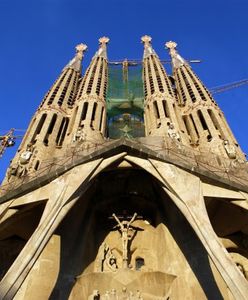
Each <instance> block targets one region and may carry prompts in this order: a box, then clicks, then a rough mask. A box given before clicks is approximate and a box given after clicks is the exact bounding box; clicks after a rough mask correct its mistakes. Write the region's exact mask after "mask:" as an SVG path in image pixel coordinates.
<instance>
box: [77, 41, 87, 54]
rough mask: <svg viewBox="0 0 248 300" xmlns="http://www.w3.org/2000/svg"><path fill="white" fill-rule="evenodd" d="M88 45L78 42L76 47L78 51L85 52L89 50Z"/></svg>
mask: <svg viewBox="0 0 248 300" xmlns="http://www.w3.org/2000/svg"><path fill="white" fill-rule="evenodd" d="M87 48H88V47H87V45H85V44H82V43H81V44H78V45H77V46H76V47H75V49H76V52H85V51H86V50H87Z"/></svg>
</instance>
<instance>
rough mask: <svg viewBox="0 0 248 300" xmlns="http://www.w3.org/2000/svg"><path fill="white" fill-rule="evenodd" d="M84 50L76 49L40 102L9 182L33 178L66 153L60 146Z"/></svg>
mask: <svg viewBox="0 0 248 300" xmlns="http://www.w3.org/2000/svg"><path fill="white" fill-rule="evenodd" d="M86 49H87V46H86V45H84V44H79V45H77V46H76V54H75V57H74V58H73V59H72V60H71V61H70V62H69V63H68V64H67V65H66V66H65V67H64V69H63V70H62V72H61V73H60V75H59V77H58V78H57V80H56V81H55V82H54V84H53V85H52V87H51V88H50V89H49V91H48V92H47V94H46V95H45V97H44V98H43V101H42V102H41V105H40V106H39V108H38V110H37V111H36V113H35V115H34V117H33V119H32V121H31V122H30V125H29V128H28V130H27V132H26V134H25V136H24V138H23V141H22V143H21V145H20V147H19V151H18V152H17V154H16V156H15V157H14V159H13V161H12V163H11V166H10V170H12V171H11V172H12V173H11V176H9V179H10V180H12V179H13V178H19V177H22V176H24V175H26V174H27V175H29V174H32V172H34V171H37V170H38V169H39V168H40V165H42V164H44V163H46V160H47V159H53V158H55V157H57V156H59V155H61V153H62V152H63V149H65V148H63V147H62V146H64V145H65V143H64V140H65V137H66V134H67V131H68V124H69V120H70V115H71V111H72V108H73V104H74V100H75V96H76V91H77V88H78V81H79V78H80V75H81V62H82V58H83V54H84V52H85V50H86ZM31 176H32V175H31Z"/></svg>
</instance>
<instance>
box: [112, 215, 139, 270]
mask: <svg viewBox="0 0 248 300" xmlns="http://www.w3.org/2000/svg"><path fill="white" fill-rule="evenodd" d="M112 216H113V217H114V218H115V220H116V221H117V223H118V226H119V227H120V231H121V239H122V251H123V252H122V261H123V268H128V242H129V241H130V240H131V238H132V236H133V235H131V234H130V228H129V227H130V225H131V224H132V223H133V221H134V220H135V218H136V217H137V213H134V215H133V217H132V219H131V220H130V221H129V222H128V221H126V220H124V221H122V222H121V221H120V220H119V218H118V217H117V216H116V215H115V214H112Z"/></svg>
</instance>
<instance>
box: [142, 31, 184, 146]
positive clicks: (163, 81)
mask: <svg viewBox="0 0 248 300" xmlns="http://www.w3.org/2000/svg"><path fill="white" fill-rule="evenodd" d="M141 40H142V42H143V43H144V56H143V81H144V94H145V107H144V116H145V128H146V135H153V136H163V137H168V138H170V137H172V135H173V138H175V139H176V140H178V141H185V138H184V136H183V134H181V135H180V133H179V132H180V131H181V132H184V130H183V129H184V128H183V124H182V120H181V119H179V118H178V111H177V110H178V107H177V99H176V95H175V92H174V88H173V86H172V82H171V80H170V78H169V76H168V75H167V73H166V71H165V69H164V67H163V65H162V63H161V62H160V60H159V57H158V56H157V54H156V52H155V51H154V50H153V48H152V46H151V40H152V38H151V37H150V36H148V35H145V36H143V37H142V38H141ZM185 142H186V141H185Z"/></svg>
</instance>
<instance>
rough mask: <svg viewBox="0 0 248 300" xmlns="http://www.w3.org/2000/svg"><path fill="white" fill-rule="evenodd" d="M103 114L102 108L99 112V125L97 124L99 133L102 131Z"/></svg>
mask: <svg viewBox="0 0 248 300" xmlns="http://www.w3.org/2000/svg"><path fill="white" fill-rule="evenodd" d="M103 112H104V107H102V111H101V117H100V124H99V131H101V130H102V118H103Z"/></svg>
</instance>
